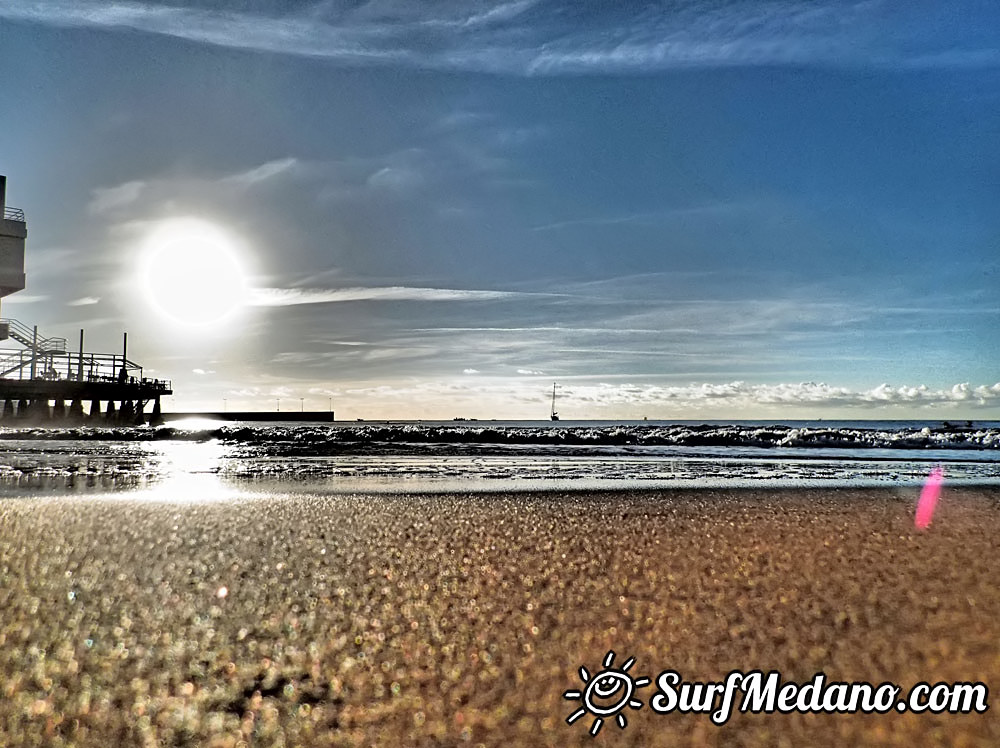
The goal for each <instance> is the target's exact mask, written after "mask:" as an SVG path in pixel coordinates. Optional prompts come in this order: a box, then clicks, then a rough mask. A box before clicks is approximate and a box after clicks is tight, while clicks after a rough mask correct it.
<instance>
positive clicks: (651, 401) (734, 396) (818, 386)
mask: <svg viewBox="0 0 1000 748" xmlns="http://www.w3.org/2000/svg"><path fill="white" fill-rule="evenodd" d="M564 397H565V398H566V399H570V400H575V401H578V402H585V403H587V404H588V405H589V406H596V407H612V406H621V405H642V406H648V407H652V406H657V405H660V406H670V407H671V408H675V407H678V406H680V407H690V408H702V407H706V406H711V407H717V406H719V405H725V406H727V407H729V408H732V409H733V411H734V412H738V411H739V410H747V409H753V408H758V407H761V406H788V407H793V406H808V407H810V408H814V407H815V408H821V407H844V408H874V407H886V406H888V407H890V408H894V407H899V408H902V407H917V408H934V407H938V406H945V405H955V404H959V403H964V404H968V405H976V406H980V407H996V406H1000V383H997V384H993V385H980V386H975V387H974V386H971V385H970V384H968V383H962V384H956V385H954V386H952V387H948V388H941V389H932V388H930V387H927V386H926V385H917V386H909V385H904V386H899V387H894V386H892V385H889V384H880V385H878V386H876V387H872V388H871V389H861V390H856V389H851V388H848V387H840V386H832V385H828V384H825V383H822V382H820V383H817V382H799V383H780V384H750V383H748V382H743V381H735V382H725V383H700V384H689V385H681V386H659V385H636V384H608V383H605V384H597V385H575V384H569V385H564Z"/></svg>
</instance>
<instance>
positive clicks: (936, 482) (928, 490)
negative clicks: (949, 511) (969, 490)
mask: <svg viewBox="0 0 1000 748" xmlns="http://www.w3.org/2000/svg"><path fill="white" fill-rule="evenodd" d="M943 483H944V470H943V469H942V468H941V466H940V465H936V466H935V467H934V468H932V469H931V474H930V475H928V476H927V481H926V482H925V483H924V487H923V489H922V490H921V491H920V500H919V501H917V516H916V519H915V520H914V524H915V525H916V526H917V529H918V530H926V529H927V526H928V525H929V524H930V523H931V517H933V516H934V508H935V507H936V506H937V503H938V499H939V498H940V497H941V485H942V484H943Z"/></svg>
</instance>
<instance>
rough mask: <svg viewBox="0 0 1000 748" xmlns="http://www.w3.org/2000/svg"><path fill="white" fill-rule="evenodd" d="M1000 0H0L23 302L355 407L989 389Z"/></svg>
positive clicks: (0, 115) (269, 384) (0, 56)
mask: <svg viewBox="0 0 1000 748" xmlns="http://www.w3.org/2000/svg"><path fill="white" fill-rule="evenodd" d="M997 28H1000V5H997V4H996V3H995V2H992V0H982V1H974V0H955V1H953V2H947V3H942V2H939V1H937V0H935V1H933V2H930V1H926V0H910V1H908V2H889V1H882V0H866V1H864V2H852V1H851V0H838V1H836V2H833V1H831V0H775V1H772V2H768V1H763V2H758V1H753V2H750V1H743V0H713V1H708V0H692V1H690V2H670V1H665V2H658V3H657V2H634V3H620V2H592V3H579V2H572V1H569V0H567V1H565V2H563V1H559V0H513V1H511V2H504V1H503V0H499V1H496V2H480V1H478V0H430V1H428V2H419V3H414V2H403V1H402V0H370V1H368V2H364V1H361V0H295V1H294V2H282V3H277V2H264V1H263V0H176V1H175V2H108V1H106V0H6V1H5V2H3V3H0V71H2V77H3V81H4V83H3V87H2V92H0V133H2V135H3V137H2V138H0V173H2V174H6V175H7V177H8V188H7V202H8V204H9V205H11V206H15V207H19V208H22V209H23V210H24V211H25V214H26V215H27V222H28V241H27V250H26V272H27V287H26V289H25V290H23V291H20V292H18V293H16V294H13V295H11V296H9V297H6V298H4V299H3V301H2V314H3V316H5V317H13V318H16V319H19V320H21V321H22V322H25V323H26V324H29V325H31V324H37V325H39V327H40V329H41V331H42V332H43V334H45V335H59V336H63V337H66V338H68V339H69V340H70V341H71V343H70V347H71V348H75V345H76V340H77V336H78V330H79V329H80V328H84V329H85V330H86V349H87V350H93V351H105V352H113V351H119V350H120V349H121V341H122V333H123V332H125V331H127V332H128V335H129V347H128V353H129V358H130V359H132V360H134V361H136V362H138V363H140V364H142V365H143V367H144V372H146V373H147V374H151V375H152V376H158V377H162V378H166V379H170V380H171V381H172V382H173V387H174V390H175V394H174V395H173V396H172V397H171V398H168V400H167V402H166V403H165V409H166V410H175V411H180V410H222V409H227V410H275V409H281V410H299V409H301V408H305V409H306V410H327V409H329V408H333V409H335V411H336V413H337V417H338V419H340V418H345V419H354V418H366V419H376V418H393V419H415V418H426V419H450V418H453V417H467V418H484V419H485V418H498V419H530V418H540V419H545V418H547V417H548V412H549V399H550V397H551V391H552V385H553V383H558V388H559V389H558V391H559V401H558V409H559V411H560V412H561V414H562V416H563V418H564V419H603V418H610V419H641V418H643V417H648V418H649V419H651V420H652V419H671V420H676V419H692V420H698V419H711V418H741V419H751V418H767V419H775V418H777V419H793V418H808V419H812V418H827V419H834V418H849V419H861V418H875V419H881V418H901V419H926V420H939V419H947V418H953V419H954V418H962V419H973V420H982V419H998V418H1000V324H998V323H1000V290H998V289H1000V210H997V205H998V199H1000V116H997V114H998V112H1000V36H998V35H997V34H996V33H995V30H996V29H997Z"/></svg>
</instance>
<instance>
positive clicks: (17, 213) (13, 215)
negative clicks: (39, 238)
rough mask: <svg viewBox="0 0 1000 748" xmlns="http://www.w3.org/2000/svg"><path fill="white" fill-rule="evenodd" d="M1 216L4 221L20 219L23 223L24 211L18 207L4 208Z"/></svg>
mask: <svg viewBox="0 0 1000 748" xmlns="http://www.w3.org/2000/svg"><path fill="white" fill-rule="evenodd" d="M3 217H4V220H6V221H20V222H21V223H24V211H23V210H21V209H20V208H6V207H5V208H4V209H3Z"/></svg>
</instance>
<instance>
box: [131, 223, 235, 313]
mask: <svg viewBox="0 0 1000 748" xmlns="http://www.w3.org/2000/svg"><path fill="white" fill-rule="evenodd" d="M139 273H140V280H141V282H142V288H143V292H144V294H145V297H146V300H147V301H148V302H149V303H150V304H151V305H152V306H153V308H154V309H155V310H156V311H157V312H158V313H159V314H160V316H162V317H163V318H164V319H166V320H168V321H169V322H171V323H173V324H174V325H176V326H178V327H184V328H203V329H217V328H219V327H221V326H222V325H224V324H225V323H227V322H230V321H231V320H232V319H233V317H234V316H235V315H236V314H237V313H238V312H239V311H240V310H241V309H242V308H243V307H244V306H245V305H246V302H247V281H246V275H245V273H244V270H243V266H242V263H241V262H240V257H239V254H238V252H237V245H236V242H235V240H234V239H233V238H231V237H230V236H229V235H228V234H227V233H226V232H225V231H223V230H222V229H221V228H220V227H218V226H216V225H215V224H213V223H209V222H208V221H204V220H201V219H198V218H180V219H174V220H170V221H167V222H165V223H162V224H160V226H159V227H158V228H157V229H156V230H155V231H154V232H153V233H152V234H150V235H149V237H148V238H147V240H146V242H145V244H144V247H143V253H142V262H141V266H140V271H139Z"/></svg>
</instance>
